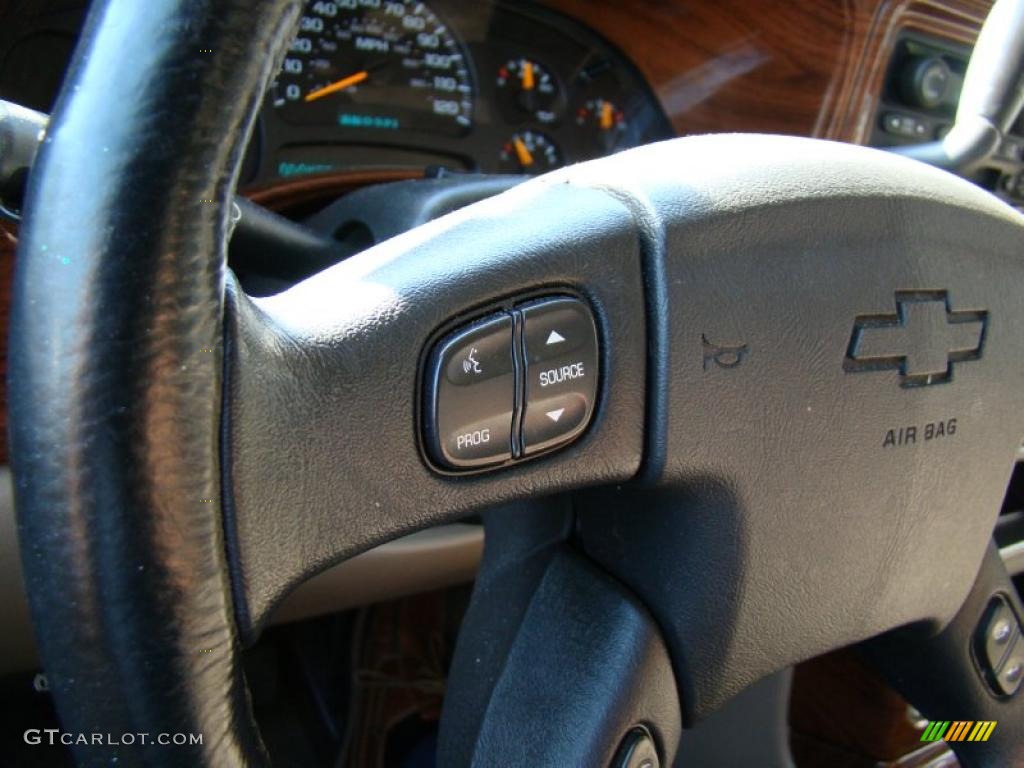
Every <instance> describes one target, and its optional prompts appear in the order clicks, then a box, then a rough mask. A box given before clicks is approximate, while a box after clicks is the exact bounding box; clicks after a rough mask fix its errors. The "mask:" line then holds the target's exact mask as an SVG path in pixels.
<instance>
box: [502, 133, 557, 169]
mask: <svg viewBox="0 0 1024 768" xmlns="http://www.w3.org/2000/svg"><path fill="white" fill-rule="evenodd" d="M498 159H499V160H500V161H501V170H502V171H505V172H507V173H546V172H547V171H551V170H554V169H555V168H557V167H558V166H560V165H561V164H562V153H561V152H560V151H559V150H558V147H557V146H556V145H555V143H554V142H553V141H551V139H549V138H548V137H547V136H545V135H544V134H543V133H539V132H538V131H521V132H520V133H516V134H513V136H512V138H511V139H509V140H508V141H507V142H505V144H504V145H502V147H501V153H500V154H499V156H498Z"/></svg>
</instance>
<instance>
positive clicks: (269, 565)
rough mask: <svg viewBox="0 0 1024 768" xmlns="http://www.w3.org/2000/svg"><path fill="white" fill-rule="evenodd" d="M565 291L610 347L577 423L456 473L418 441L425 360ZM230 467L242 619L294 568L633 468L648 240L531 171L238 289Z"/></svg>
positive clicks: (613, 207)
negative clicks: (564, 439) (523, 306)
mask: <svg viewBox="0 0 1024 768" xmlns="http://www.w3.org/2000/svg"><path fill="white" fill-rule="evenodd" d="M567 291H570V292H572V293H574V294H576V295H579V296H581V297H582V298H583V299H584V300H585V301H586V302H587V304H588V305H589V306H590V307H591V308H592V310H593V311H594V314H595V317H596V319H597V324H598V326H599V335H600V337H601V340H602V345H603V348H604V349H605V350H607V352H606V354H605V356H604V366H603V367H602V369H601V371H600V378H601V382H602V393H603V394H602V397H601V398H600V400H599V402H598V403H597V407H596V409H595V415H594V419H593V421H592V423H591V425H590V427H589V429H588V431H587V433H586V434H585V435H584V437H583V438H582V439H581V440H579V441H578V442H576V443H574V444H573V446H572V447H570V448H568V449H566V450H564V451H562V452H560V453H557V454H554V455H552V456H549V457H546V458H544V459H543V460H541V461H526V462H523V463H521V464H518V465H516V466H513V467H510V468H505V469H500V470H496V471H493V472H489V473H486V474H477V475H473V474H471V475H467V476H462V477H459V476H451V475H446V474H442V473H439V472H438V471H436V470H435V469H433V468H432V467H431V466H430V461H429V459H428V458H427V456H426V453H425V451H424V449H423V445H422V435H423V419H422V413H421V410H422V408H421V406H422V401H423V382H424V377H425V371H424V360H425V357H426V355H427V353H428V351H429V350H430V349H431V347H432V346H433V345H434V344H435V343H436V341H437V340H438V338H439V337H440V336H441V335H443V332H444V331H445V330H447V329H451V328H452V327H453V324H456V325H461V324H464V323H466V322H470V321H472V320H473V319H474V318H478V317H482V316H487V315H489V314H491V313H494V312H497V311H501V310H504V309H506V308H508V307H511V306H513V305H514V304H515V303H517V302H520V303H521V302H522V301H523V299H524V298H526V297H530V296H536V295H538V294H539V295H551V294H559V293H564V292H567ZM231 293H232V296H233V298H232V299H231V301H230V306H229V311H228V318H229V320H228V329H227V338H228V343H227V350H228V355H227V356H228V365H227V380H228V382H229V384H228V387H227V393H228V397H227V401H228V402H227V410H226V414H227V421H226V423H227V427H226V433H225V446H226V447H227V450H228V456H227V461H226V464H225V470H226V473H227V475H228V476H229V477H230V480H229V483H228V486H229V490H230V494H231V499H230V508H231V510H232V513H231V514H232V516H233V518H234V519H233V526H234V529H235V532H236V536H237V541H236V547H237V550H236V551H237V556H238V561H239V563H240V565H241V571H242V572H243V573H244V574H245V575H244V577H243V578H244V583H245V587H246V589H245V599H246V603H247V606H248V610H247V611H246V612H245V613H243V615H247V620H243V624H244V625H245V626H246V628H247V631H251V632H255V631H257V630H258V628H259V626H260V624H261V622H262V621H263V619H265V618H266V616H267V612H268V611H269V610H270V608H271V607H272V606H273V605H274V603H275V602H276V601H277V600H278V599H279V598H280V597H281V596H282V595H283V594H284V593H285V592H286V591H287V590H288V589H289V588H290V587H292V586H294V585H295V584H296V583H297V582H298V581H299V580H301V579H303V578H305V577H307V576H309V575H311V574H313V573H315V572H316V571H318V570H320V569H322V568H323V567H325V566H327V565H330V564H331V563H333V562H336V561H337V560H339V559H341V558H344V557H349V556H352V555H354V554H357V553H358V552H360V551H362V550H365V549H367V548H369V547H371V546H373V545H374V544H378V543H382V542H384V541H387V540H389V539H392V538H395V537H397V536H399V535H401V534H403V533H408V532H411V531H413V530H416V529H418V528H423V527H425V526H429V525H434V524H438V523H442V522H445V521H451V520H455V519H458V518H460V517H465V516H467V515H471V514H474V513H478V512H480V511H482V510H484V509H486V508H487V507H489V506H490V505H493V504H497V503H501V502H505V501H509V500H514V499H517V498H524V497H527V496H539V495H543V494H550V493H553V492H556V491H562V490H568V489H572V488H578V487H583V486H587V485H594V484H607V483H616V482H623V481H625V480H628V479H629V478H631V477H632V476H633V475H635V473H636V471H637V469H638V467H639V463H640V457H641V453H642V448H643V445H642V440H643V418H644V417H643V409H644V385H645V365H646V339H645V323H644V312H643V307H644V297H643V284H642V274H641V263H640V253H639V244H638V240H637V237H636V234H635V230H634V228H633V226H632V219H631V217H630V215H629V213H628V211H627V210H626V209H625V208H624V207H623V206H622V205H621V204H619V203H618V202H616V201H615V200H614V199H612V198H611V197H609V196H607V195H605V194H603V193H601V192H598V191H594V190H586V189H570V188H569V187H567V186H566V185H564V184H547V183H543V182H538V183H534V184H530V185H524V186H522V187H519V188H517V189H516V190H513V191H512V192H509V193H506V194H505V195H502V196H501V197H499V198H495V199H493V200H491V201H485V202H484V203H481V204H478V205H476V206H473V207H472V208H471V209H466V210H465V211H464V212H459V213H456V214H453V215H451V216H448V217H446V218H445V219H443V220H441V221H438V222H436V223H435V224H432V225H428V226H425V227H422V228H420V229H418V230H415V231H414V232H411V233H409V234H408V235H406V236H403V237H398V238H395V239H393V240H391V241H388V242H386V243H384V244H382V245H380V246H378V247H376V248H374V249H373V250H371V251H369V252H367V253H365V254H362V255H360V256H359V257H358V258H355V259H352V260H350V261H347V262H343V263H341V264H339V265H337V266H336V267H334V268H331V269H328V270H326V271H324V272H322V273H320V274H318V275H316V276H314V277H312V278H310V279H309V280H307V281H305V282H304V283H301V284H299V285H298V286H296V287H295V288H293V289H291V290H289V291H287V292H285V293H283V294H280V295H278V296H275V297H272V298H269V299H259V300H254V299H249V298H247V297H245V296H243V295H241V294H240V293H238V292H237V291H236V290H234V291H232V292H231Z"/></svg>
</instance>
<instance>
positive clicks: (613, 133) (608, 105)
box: [576, 99, 629, 155]
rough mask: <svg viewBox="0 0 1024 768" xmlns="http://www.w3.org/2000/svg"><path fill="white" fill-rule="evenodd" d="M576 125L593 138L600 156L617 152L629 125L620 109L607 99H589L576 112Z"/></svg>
mask: <svg viewBox="0 0 1024 768" xmlns="http://www.w3.org/2000/svg"><path fill="white" fill-rule="evenodd" d="M576 124H577V125H579V126H580V127H582V128H583V129H585V130H586V131H587V132H588V133H589V134H591V135H593V136H594V140H595V142H596V143H597V146H598V148H599V149H598V153H599V154H601V155H607V154H611V153H612V152H615V151H616V150H618V149H619V148H620V147H621V146H622V143H623V141H624V139H625V138H626V134H627V131H628V129H629V124H628V123H627V122H626V115H625V114H624V113H623V111H622V110H621V109H619V108H618V107H617V106H615V105H614V104H613V103H612V102H610V101H608V100H607V99H590V100H589V101H587V102H586V103H585V104H584V105H583V106H582V107H580V108H579V109H578V110H576Z"/></svg>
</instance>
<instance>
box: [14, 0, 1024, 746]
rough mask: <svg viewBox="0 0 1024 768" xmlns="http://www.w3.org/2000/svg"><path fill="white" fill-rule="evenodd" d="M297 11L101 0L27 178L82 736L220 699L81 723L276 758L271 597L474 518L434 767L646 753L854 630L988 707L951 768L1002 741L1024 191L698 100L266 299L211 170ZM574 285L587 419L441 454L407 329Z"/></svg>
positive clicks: (30, 439) (29, 409)
mask: <svg viewBox="0 0 1024 768" xmlns="http://www.w3.org/2000/svg"><path fill="white" fill-rule="evenodd" d="M299 12H300V3H298V2H297V1H296V0H150V2H146V3H139V2H137V0H101V1H99V2H95V3H93V8H92V10H91V12H90V15H89V19H88V23H87V26H86V29H85V32H84V34H83V37H82V40H81V43H80V45H79V48H78V51H77V53H76V56H75V59H74V62H73V64H72V67H71V71H70V74H69V76H68V78H67V80H66V82H65V85H64V89H63V92H62V94H61V96H60V99H59V102H58V104H57V107H56V110H55V114H54V116H53V119H52V122H51V124H50V128H49V131H48V133H47V136H46V139H45V144H44V146H43V147H42V149H41V153H40V156H39V160H38V163H37V165H36V168H35V170H34V172H33V175H32V179H31V183H30V188H29V190H28V195H27V201H26V215H25V221H24V226H23V228H22V239H21V242H20V246H19V253H18V262H17V274H16V279H15V288H14V290H15V295H14V307H13V316H12V336H11V357H10V391H11V406H10V417H11V441H12V456H13V470H14V474H15V479H16V484H17V507H18V515H19V532H20V539H21V541H20V544H21V552H22V558H23V560H24V569H25V576H26V584H27V588H28V591H29V595H30V600H31V605H32V611H33V618H34V622H35V626H36V629H37V633H38V641H39V647H40V651H41V655H42V659H43V662H44V666H45V669H46V670H47V672H48V675H49V678H50V684H51V688H52V691H53V694H54V696H55V699H56V703H57V707H58V711H59V715H60V718H61V721H62V724H63V727H64V728H65V729H66V730H67V731H69V732H72V733H94V732H102V733H112V734H123V733H135V734H143V733H145V734H159V733H197V734H201V735H202V739H201V743H194V742H193V743H189V744H185V745H171V746H168V745H163V744H158V743H155V740H154V739H149V740H146V739H135V740H134V742H133V743H131V744H125V743H122V744H121V745H119V746H112V745H111V744H110V743H105V744H91V743H90V744H81V743H79V744H77V745H76V746H75V748H74V749H75V754H76V758H77V759H78V760H79V761H80V762H81V763H82V764H84V765H92V764H95V765H99V764H103V765H107V764H111V763H112V762H114V759H115V758H116V759H117V761H118V764H119V765H142V764H145V765H195V766H212V765H235V764H250V765H260V764H266V763H267V762H268V761H269V757H268V755H267V753H266V751H265V749H264V747H263V745H262V741H261V739H260V736H259V733H258V729H257V727H256V725H255V723H254V720H253V716H252V711H251V707H250V703H249V698H248V693H247V689H246V684H245V681H244V677H243V674H242V671H241V668H240V663H239V653H240V651H241V649H242V648H243V647H244V646H245V645H246V644H248V643H251V642H252V641H253V640H254V639H255V638H256V637H257V636H258V634H259V632H260V629H261V627H262V625H263V623H264V622H265V620H266V617H267V615H268V613H269V611H270V610H271V608H272V607H273V606H274V605H275V604H276V603H277V602H278V601H279V600H280V599H281V597H282V596H283V595H285V594H286V593H287V592H288V591H289V590H290V589H292V588H293V587H294V586H295V585H297V584H298V583H300V582H301V581H302V580H304V579H306V578H308V577H310V576H311V575H313V574H315V573H316V572H318V571H320V570H322V569H323V568H325V567H327V566H329V565H331V564H333V563H336V562H338V561H340V560H342V559H344V558H347V557H351V556H353V555H355V554H357V553H359V552H362V551H364V550H366V549H368V548H370V547H373V546H375V545H377V544H379V543H382V542H385V541H387V540H389V539H392V538H395V537H397V536H400V535H402V534H406V533H408V532H411V531H414V530H416V529H420V528H423V527H426V526H430V525H434V524H438V523H442V522H445V521H452V520H455V519H458V518H462V517H465V516H467V515H470V514H476V513H486V515H485V519H486V521H487V544H486V552H485V556H484V562H483V564H482V566H481V572H480V576H479V578H478V581H477V584H476V587H475V592H474V597H473V601H472V604H471V606H470V609H469V612H468V615H467V618H466V621H465V624H464V627H463V630H462V634H461V636H460V639H459V644H458V648H457V652H456V659H455V663H454V668H453V670H452V674H451V678H450V680H449V690H448V693H447V696H446V702H445V712H444V715H443V720H442V733H441V746H440V757H439V763H440V764H441V765H445V766H458V765H469V764H473V765H555V764H558V765H595V766H596V765H610V764H626V761H628V760H631V759H633V757H636V756H637V755H640V754H641V752H643V750H647V753H646V754H648V758H647V759H649V760H652V761H653V762H652V763H651V764H652V765H653V764H657V763H659V762H660V763H661V764H665V765H668V764H671V763H672V761H673V759H674V755H675V753H676V747H677V745H678V743H679V739H680V738H681V737H682V738H685V735H684V734H683V731H682V729H683V726H689V725H691V724H693V723H695V722H697V721H699V720H700V719H701V718H702V717H705V716H706V715H707V714H709V713H711V712H713V711H714V710H715V709H716V708H718V707H719V706H720V705H722V704H723V703H724V702H726V701H727V700H728V699H729V698H730V697H731V696H733V695H734V694H735V693H737V692H738V691H740V690H742V689H743V688H744V687H745V686H747V685H749V684H750V683H752V682H754V681H756V680H758V679H759V678H761V677H763V676H765V675H766V674H769V673H771V672H773V671H775V670H779V669H782V668H784V667H786V666H788V665H791V664H793V663H796V662H798V661H800V660H803V659H807V658H810V657H812V656H815V655H818V654H821V653H823V652H826V651H828V650H830V649H834V648H837V647H842V646H847V645H851V644H854V643H861V642H864V643H865V645H864V646H863V647H864V648H865V649H866V651H867V652H868V653H869V654H870V655H871V657H872V658H873V659H875V660H876V661H877V663H878V664H879V665H880V666H881V667H882V668H883V669H885V670H887V671H888V672H889V673H890V677H891V679H892V680H893V681H894V682H895V683H896V684H897V685H898V686H899V687H900V689H901V690H902V691H903V692H904V693H905V694H906V695H907V696H908V697H909V699H910V700H911V702H912V703H913V704H914V705H915V706H916V707H918V708H919V709H920V710H921V711H922V712H923V713H924V714H925V715H926V716H927V717H929V718H932V719H933V720H947V721H977V722H982V721H997V725H996V726H995V727H994V730H992V732H991V735H990V738H989V739H988V740H987V741H961V742H952V744H951V746H953V748H954V749H955V750H956V751H957V752H958V755H959V757H960V759H961V761H962V762H963V764H964V765H969V766H996V765H999V766H1005V765H1010V764H1013V763H1014V762H1015V761H1017V760H1020V759H1021V757H1022V754H1024V752H1022V749H1024V746H1022V745H1024V711H1022V705H1021V696H1020V695H1012V694H1011V692H1010V690H1011V689H1012V685H1013V680H1012V679H1011V678H1012V677H1013V675H1012V674H1010V672H1012V669H1009V668H1008V667H1007V666H1006V665H1005V663H1001V662H999V660H998V659H996V660H995V661H993V660H992V655H991V653H990V651H991V647H990V645H989V643H990V641H992V642H994V641H995V640H993V637H994V636H993V634H992V632H990V630H991V628H992V621H993V615H994V614H993V612H994V611H995V612H997V613H998V614H999V616H1002V617H1003V618H1004V619H1006V620H1007V622H1008V624H1007V626H1008V627H1009V630H1007V631H1008V634H1006V633H1002V634H1001V639H1000V638H995V639H998V640H999V641H1000V642H1004V641H1005V642H1008V643H1010V645H1009V650H1007V651H1006V653H1005V654H1003V657H1005V658H1009V657H1010V656H1012V655H1013V654H1015V653H1020V652H1022V649H1024V640H1021V641H1020V644H1016V643H1017V640H1016V638H1018V637H1019V636H1020V631H1019V624H1020V619H1021V617H1024V611H1022V607H1021V604H1020V602H1019V601H1018V599H1017V597H1016V593H1015V592H1014V590H1013V587H1012V584H1011V583H1010V581H1009V579H1008V577H1007V575H1006V572H1005V569H1004V568H1003V566H1002V563H1001V561H1000V560H999V557H998V553H997V552H996V551H995V549H994V548H993V547H992V545H991V543H990V542H991V534H992V530H993V526H994V523H995V518H996V515H997V513H998V509H999V506H1000V502H1001V499H1002V495H1003V492H1004V489H1005V487H1006V483H1007V479H1008V477H1009V473H1010V471H1011V468H1012V465H1013V463H1014V461H1015V459H1016V457H1017V454H1018V450H1019V448H1020V445H1021V439H1022V437H1024V386H1022V382H1024V334H1022V333H1021V332H1020V331H1021V328H1024V302H1022V301H1021V300H1020V286H1021V285H1022V284H1024V259H1022V258H1021V247H1022V244H1024V217H1022V216H1021V215H1020V214H1018V213H1017V212H1015V211H1013V210H1012V209H1011V208H1009V207H1007V206H1005V205H1003V204H1001V203H999V202H998V201H996V200H995V199H994V198H993V197H991V196H990V195H988V194H986V193H984V192H982V191H980V190H979V189H978V188H976V187H974V186H973V185H971V184H969V183H967V182H966V181H963V180H960V179H957V178H955V177H953V176H951V175H948V174H946V173H944V172H941V171H938V170H935V169H932V168H928V167H925V166H923V165H921V164H918V163H915V162H913V161H911V160H908V159H906V158H901V157H896V156H892V155H889V154H884V153H882V152H877V151H874V150H870V149H865V148H860V147H854V146H846V145H840V144H833V143H827V142H821V141H813V140H809V139H797V138H784V137H770V136H752V135H731V136H704V137H696V138H686V139H678V140H673V141H669V142H665V143H661V144H656V145H652V146H648V147H644V148H640V149H637V150H633V151H630V152H626V153H623V154H620V155H617V156H615V157H612V158H607V159H602V160H598V161H595V162H591V163H586V164H583V165H580V166H575V167H572V168H569V169H566V170H563V171H559V172H556V173H554V174H551V175H548V176H545V177H541V178H539V179H537V180H535V181H530V182H527V183H525V184H523V185H521V186H519V187H516V188H514V189H512V190H511V191H509V192H506V193H503V194H501V195H499V196H497V197H495V198H492V199H489V200H486V201H484V202H481V203H478V204H475V205H473V206H470V207H468V208H465V209H463V210H461V211H458V212H456V213H454V214H450V215H448V216H446V217H444V218H442V219H440V220H438V221H435V222H433V223H431V224H427V225H425V226H422V227H419V228H417V229H415V230H413V231H411V232H409V233H407V234H405V235H402V236H399V237H396V238H394V239H392V240H390V241H387V242H385V243H383V244H381V245H378V246H377V247H374V248H373V249H371V250H369V251H367V252H365V253H362V254H360V255H358V256H356V257H353V258H351V259H349V260H348V261H345V262H343V263H341V264H338V265H337V266H335V267H332V268H330V269H328V270H326V271H324V272H322V273H320V274H318V275H316V276H314V277H312V278H311V279H309V280H307V281H305V282H303V283H301V284H299V285H297V286H296V287H294V288H292V289H291V290H288V291H286V292H285V293H282V294H280V295H278V296H274V297H272V298H269V299H260V300H256V299H251V298H249V297H247V296H246V295H244V293H242V292H241V291H240V290H239V288H238V286H237V284H236V283H235V281H234V280H233V278H232V276H231V274H230V273H229V272H228V271H227V269H226V266H225V251H226V243H227V240H228V238H229V236H230V221H231V199H232V193H233V191H234V187H235V183H236V179H237V177H238V170H239V165H240V161H241V157H242V151H243V148H244V147H245V145H246V142H247V140H248V138H249V136H250V134H251V132H252V127H253V123H254V120H255V116H256V113H257V109H258V107H259V105H260V103H261V100H262V96H263V94H264V91H265V89H266V87H267V83H268V81H269V80H270V78H271V77H272V75H273V73H274V71H275V66H276V64H277V63H278V62H279V60H280V57H281V55H282V50H283V45H284V43H285V41H286V40H287V39H288V37H289V34H290V32H291V30H292V27H293V25H294V24H295V23H296V21H297V18H298V15H299ZM556 296H571V297H574V300H575V301H576V302H578V304H577V305H576V306H578V307H583V308H584V310H583V311H584V312H585V313H589V315H590V316H592V317H593V320H594V328H595V331H594V333H595V334H596V341H597V344H598V357H597V360H598V363H597V365H598V368H597V369H596V370H597V383H596V384H597V386H596V389H595V390H594V397H593V399H592V402H591V403H590V404H589V405H588V407H589V408H590V411H591V413H590V418H589V423H587V424H586V426H585V428H584V429H582V431H581V432H580V434H578V435H577V436H576V439H575V440H574V441H573V442H571V443H569V444H567V445H563V446H561V447H559V448H556V449H555V450H550V451H548V450H545V451H540V452H537V453H536V454H531V453H529V452H528V451H520V452H521V453H525V454H526V455H525V456H523V457H521V458H515V459H509V460H506V461H504V462H502V463H500V464H498V465H496V466H492V467H487V468H483V469H475V470H473V471H471V472H460V471H454V470H453V468H452V467H450V466H449V467H443V466H439V465H438V461H437V460H436V457H435V456H433V455H432V454H431V452H430V450H429V441H430V437H429V435H430V433H431V429H432V425H431V424H430V423H429V422H430V420H431V418H432V417H431V413H432V411H431V408H430V407H427V406H428V404H429V403H428V401H429V396H428V394H427V392H428V390H429V380H430V379H431V377H430V375H429V373H430V369H431V365H432V362H431V361H432V360H433V358H432V354H433V352H432V350H434V349H436V348H437V344H438V343H441V341H442V340H443V339H445V338H448V336H447V334H449V333H453V332H455V333H458V332H459V331H460V329H462V328H464V327H473V328H475V327H476V326H475V325H474V323H475V322H476V321H477V320H478V319H486V318H489V317H492V316H494V317H502V318H506V320H504V321H502V322H506V323H509V322H512V321H510V320H508V319H507V318H515V323H516V324H517V325H516V328H519V327H520V326H519V325H518V324H519V323H521V322H522V320H521V318H522V317H523V315H524V313H525V310H524V309H523V307H524V306H531V302H533V301H535V300H536V299H537V298H538V297H541V298H544V297H556ZM528 322H529V321H528V320H527V323H528ZM516 333H517V334H518V333H521V331H516ZM516 338H517V339H518V338H520V337H519V336H517V337H516ZM517 354H518V353H517ZM480 359H481V358H480V357H473V361H474V362H476V361H479V360H480ZM526 370H527V371H529V370H531V369H530V368H529V367H527V369H526ZM590 370H591V373H593V371H594V369H593V368H591V369H590ZM466 372H467V374H468V373H469V368H468V367H467V370H466ZM517 386H519V387H520V389H518V390H517V391H518V392H520V395H518V396H520V397H526V396H528V391H527V395H522V392H523V388H522V386H521V382H520V385H517ZM526 390H529V387H526ZM529 407H530V406H529V403H526V408H527V411H528V412H529ZM551 418H552V419H554V417H551ZM1002 629H1005V627H1004V628H1002ZM996 634H1000V633H996ZM1000 653H1002V652H1001V651H1000Z"/></svg>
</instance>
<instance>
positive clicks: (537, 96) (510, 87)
mask: <svg viewBox="0 0 1024 768" xmlns="http://www.w3.org/2000/svg"><path fill="white" fill-rule="evenodd" d="M497 82H498V88H499V89H501V90H502V91H503V92H504V93H505V94H507V97H508V100H509V101H510V102H511V103H512V105H513V107H514V108H515V109H519V110H522V111H524V112H528V113H529V114H530V115H531V116H533V117H534V118H535V119H536V120H537V121H538V122H541V123H551V122H554V120H555V106H556V103H557V101H558V84H557V83H556V82H555V79H554V78H553V77H552V76H551V73H550V72H548V71H547V69H545V68H544V67H543V66H541V65H540V64H538V63H537V62H535V61H531V60H530V59H512V60H511V61H508V62H506V63H505V65H504V66H502V67H501V68H500V69H499V70H498V81H497Z"/></svg>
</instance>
